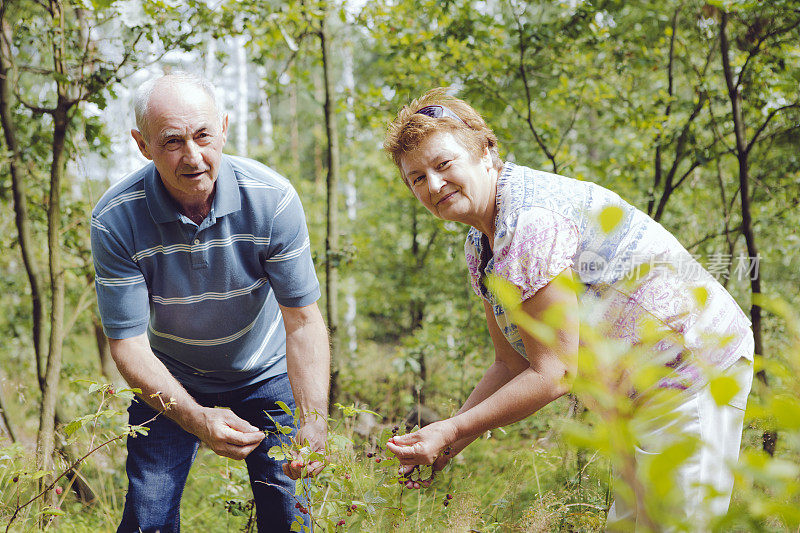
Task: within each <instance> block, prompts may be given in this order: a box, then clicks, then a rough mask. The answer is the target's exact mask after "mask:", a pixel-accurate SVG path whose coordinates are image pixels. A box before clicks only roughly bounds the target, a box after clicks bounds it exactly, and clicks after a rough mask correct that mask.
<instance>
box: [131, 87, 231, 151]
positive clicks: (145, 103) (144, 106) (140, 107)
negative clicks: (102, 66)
mask: <svg viewBox="0 0 800 533" xmlns="http://www.w3.org/2000/svg"><path fill="white" fill-rule="evenodd" d="M181 87H189V88H191V89H200V90H202V91H203V92H204V93H205V94H206V95H208V98H209V100H210V102H211V104H212V105H213V106H214V109H215V111H216V114H217V115H218V116H219V119H220V122H221V121H222V118H223V113H222V110H221V109H220V108H219V105H217V98H216V95H215V94H214V86H213V85H212V84H211V82H209V81H208V80H206V79H205V78H203V77H201V76H197V75H195V74H190V73H188V72H176V73H173V74H167V75H165V76H161V77H160V78H152V79H150V80H147V81H146V82H144V83H143V84H142V85H140V86H139V88H138V89H136V94H135V96H134V100H133V110H134V114H135V115H136V129H138V130H139V131H140V132H141V134H142V137H144V139H145V141H149V140H150V137H149V136H150V131H149V127H148V126H149V124H148V118H149V117H148V110H149V108H150V100H151V98H152V96H153V94H154V93H158V92H160V91H163V90H166V91H167V92H169V91H170V89H173V90H175V89H180V88H181Z"/></svg>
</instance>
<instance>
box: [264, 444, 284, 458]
mask: <svg viewBox="0 0 800 533" xmlns="http://www.w3.org/2000/svg"><path fill="white" fill-rule="evenodd" d="M267 457H269V458H270V459H275V460H276V461H283V460H284V459H286V453H284V451H283V448H281V447H280V446H273V447H272V448H270V449H269V451H268V452H267Z"/></svg>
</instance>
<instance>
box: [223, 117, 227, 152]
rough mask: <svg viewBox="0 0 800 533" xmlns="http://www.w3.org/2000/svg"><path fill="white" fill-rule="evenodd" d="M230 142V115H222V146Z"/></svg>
mask: <svg viewBox="0 0 800 533" xmlns="http://www.w3.org/2000/svg"><path fill="white" fill-rule="evenodd" d="M227 140H228V114H227V113H225V114H224V115H222V145H223V146H225V142H226V141H227Z"/></svg>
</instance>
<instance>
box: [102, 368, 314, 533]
mask: <svg viewBox="0 0 800 533" xmlns="http://www.w3.org/2000/svg"><path fill="white" fill-rule="evenodd" d="M189 393H190V394H191V395H192V396H193V397H194V399H195V400H197V402H198V403H200V404H201V405H204V406H206V407H215V406H219V407H230V409H231V410H232V411H233V412H234V413H236V414H237V415H238V416H239V417H241V418H243V419H245V420H247V421H248V422H250V423H251V424H253V425H254V426H256V427H258V428H259V429H266V430H270V431H271V432H272V433H269V434H268V435H267V437H266V438H265V439H264V440H263V441H261V444H259V445H258V447H257V448H256V449H255V450H253V452H251V453H250V455H248V456H247V458H246V459H245V462H246V463H247V471H248V473H249V475H250V486H251V487H252V489H253V496H254V498H255V501H256V518H257V521H258V529H259V531H261V532H273V531H275V532H278V531H289V526H290V525H291V523H292V521H293V520H294V516H295V514H297V513H299V511H298V510H297V509H296V508H295V503H297V501H298V500H297V499H295V497H294V489H295V482H294V481H292V480H291V479H289V478H288V477H287V476H286V475H285V474H284V473H283V471H282V470H281V463H280V462H276V461H274V460H272V459H270V458H269V457H267V452H268V451H269V449H270V448H271V447H272V446H275V445H277V444H279V438H278V436H276V433H275V426H274V424H273V423H272V421H271V420H270V419H269V417H268V416H267V415H266V414H265V411H266V412H268V413H269V414H270V415H271V416H272V418H274V419H275V420H276V421H277V422H278V423H280V424H282V425H284V426H290V427H291V426H292V425H293V424H292V418H291V417H290V416H289V415H287V414H286V413H285V412H284V411H283V410H282V409H281V408H280V407H278V406H277V404H276V403H275V402H277V401H278V400H282V401H283V402H285V403H286V404H287V405H288V406H289V407H290V408H291V409H292V410H294V397H293V396H292V389H291V385H290V384H289V378H288V376H287V375H286V374H280V375H278V376H275V377H273V378H269V379H266V380H264V381H261V382H259V383H256V384H253V385H248V386H246V387H242V388H241V389H237V390H233V391H228V392H223V393H214V394H208V393H205V394H204V393H197V392H194V391H189ZM155 414H156V412H155V411H154V410H153V409H152V408H151V407H150V406H148V405H147V404H146V403H145V402H143V401H141V400H133V402H132V403H131V406H130V407H129V408H128V415H129V421H130V424H131V425H141V424H144V423H145V422H146V421H147V420H149V419H150V418H152V417H153V416H155ZM146 425H147V426H148V427H149V428H150V431H149V432H148V434H147V435H146V436H145V435H138V436H136V437H135V438H133V437H128V461H127V463H126V470H127V473H128V483H129V485H128V494H127V496H126V498H125V510H124V511H123V515H122V522H121V523H120V526H119V528H118V529H117V532H118V533H131V532H139V531H142V532H144V533H147V532H155V531H158V532H160V533H172V532H178V531H179V530H180V502H181V495H182V494H183V487H184V484H185V483H186V477H187V475H188V474H189V468H190V467H191V466H192V462H193V461H194V458H195V455H196V454H197V448H198V444H199V440H198V438H197V437H196V436H194V435H192V434H191V433H188V432H186V431H184V430H183V429H182V428H181V427H180V426H178V425H177V424H176V423H175V422H173V421H172V420H170V419H169V418H167V417H166V416H164V415H161V416H159V417H158V418H156V419H155V420H154V421H152V422H150V423H148V424H146ZM281 437H282V438H283V439H287V440H288V436H281ZM264 481H267V482H268V483H269V484H267V483H264ZM272 485H278V486H280V487H281V489H279V488H277V487H274V486H272ZM300 501H301V503H302V504H303V505H304V506H307V502H305V500H300ZM301 516H302V517H303V519H304V521H305V522H304V523H305V524H306V525H308V526H310V525H311V524H310V523H309V521H310V519H309V516H308V515H301Z"/></svg>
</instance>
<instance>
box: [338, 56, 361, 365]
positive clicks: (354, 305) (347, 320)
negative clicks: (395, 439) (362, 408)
mask: <svg viewBox="0 0 800 533" xmlns="http://www.w3.org/2000/svg"><path fill="white" fill-rule="evenodd" d="M342 77H343V81H344V86H345V90H346V92H347V106H346V109H347V111H346V112H345V122H346V124H345V130H344V131H345V146H346V147H347V148H348V149H349V156H350V157H352V156H353V145H354V143H355V141H356V113H355V95H354V93H355V90H356V82H355V76H354V75H353V43H352V42H351V43H347V45H346V46H345V47H344V73H343V76H342ZM357 200H358V189H357V188H356V171H355V169H354V168H353V165H349V166H348V169H347V179H346V180H345V205H346V206H347V220H348V222H349V225H350V227H351V228H352V227H353V226H354V225H355V224H356V216H357V214H358V213H357V211H356V205H357ZM357 286H358V282H357V280H356V279H354V278H353V277H352V276H349V279H348V280H347V283H346V284H345V291H346V294H345V309H346V311H345V315H344V330H345V334H346V335H347V353H348V354H351V355H350V357H352V354H354V353H355V352H356V350H358V330H357V329H356V317H357V316H358V301H357V300H356V287H357Z"/></svg>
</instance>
